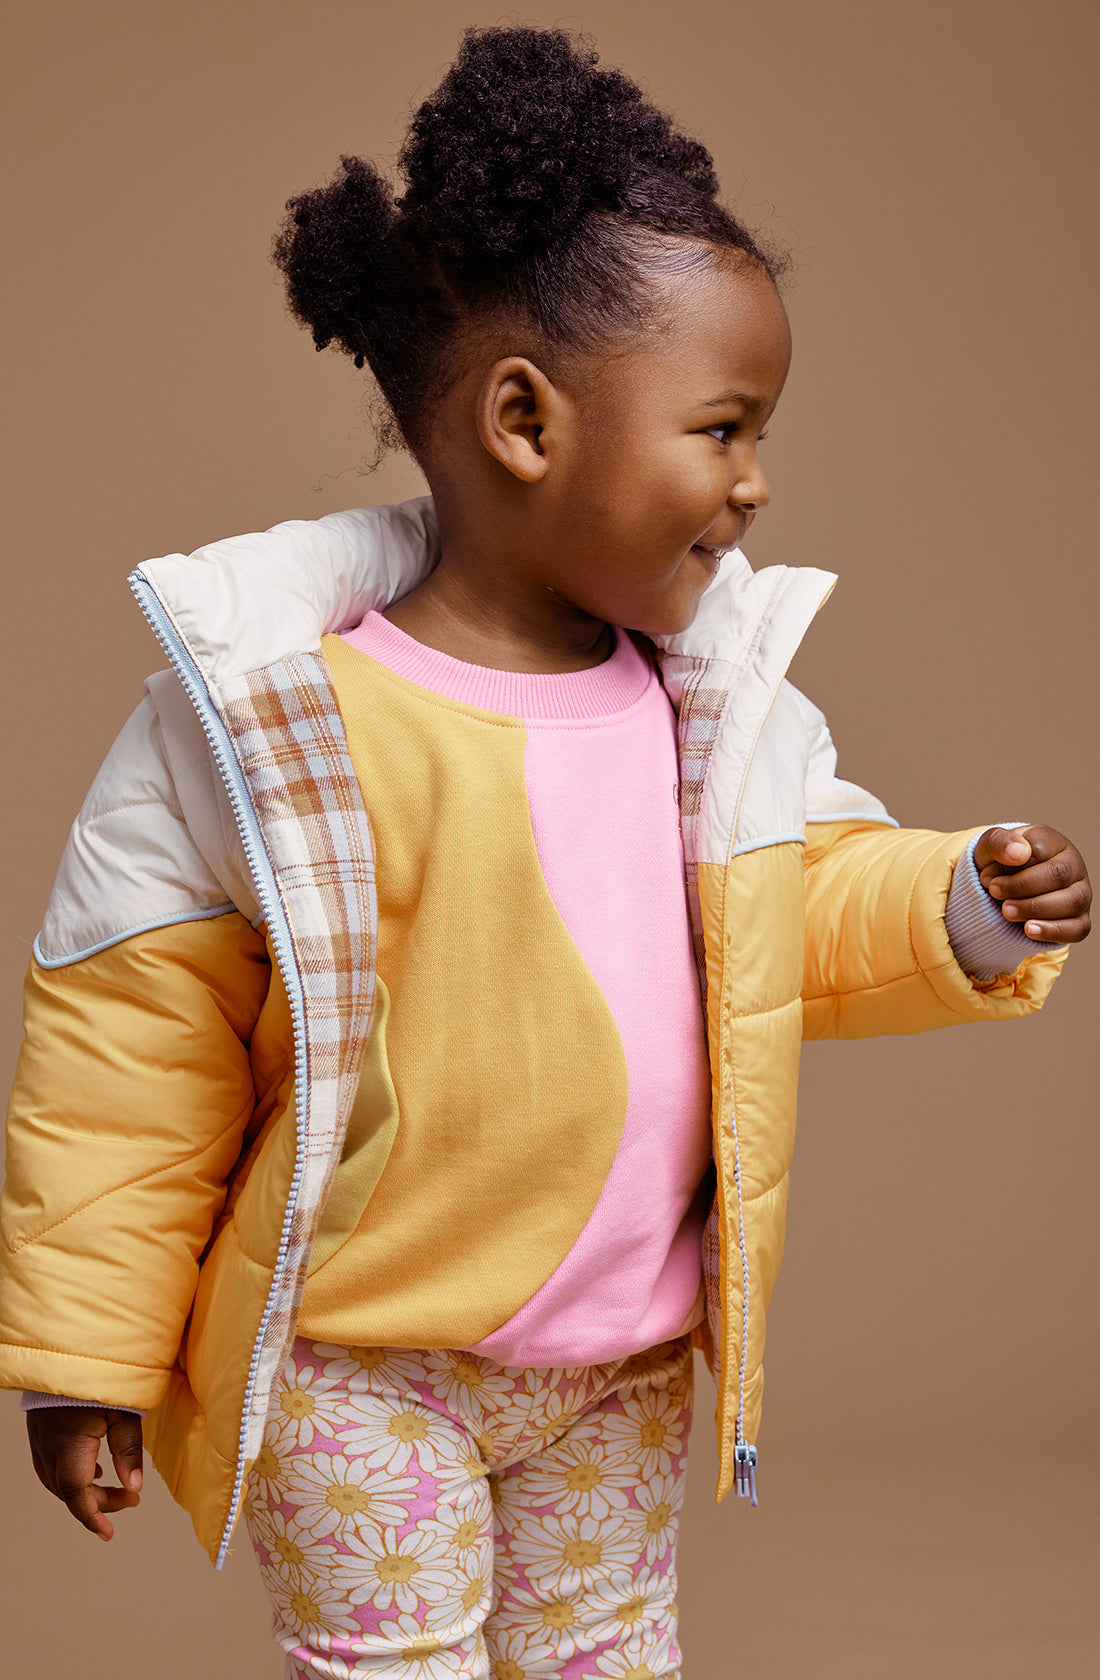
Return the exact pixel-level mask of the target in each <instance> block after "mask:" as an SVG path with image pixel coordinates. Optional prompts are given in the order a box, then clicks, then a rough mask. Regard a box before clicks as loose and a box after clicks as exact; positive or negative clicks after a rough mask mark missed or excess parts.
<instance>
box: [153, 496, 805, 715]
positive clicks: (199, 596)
mask: <svg viewBox="0 0 1100 1680" xmlns="http://www.w3.org/2000/svg"><path fill="white" fill-rule="evenodd" d="M438 557H439V542H438V530H437V526H436V519H435V509H434V505H433V503H432V499H431V497H429V496H422V497H418V498H416V499H414V500H412V501H407V502H401V503H399V504H397V505H395V506H391V507H371V508H351V509H348V510H347V511H346V512H343V513H330V514H326V515H325V516H324V517H323V518H321V519H312V520H306V519H292V520H288V521H286V522H285V523H284V524H281V525H275V526H273V527H272V528H271V529H270V530H269V531H257V532H251V533H249V534H247V535H245V536H240V537H228V538H225V539H224V540H223V541H221V542H215V543H209V544H207V545H205V546H204V547H202V548H199V549H196V550H195V552H194V553H193V554H189V555H184V554H166V555H162V556H161V557H160V558H158V559H154V560H146V561H144V562H143V563H142V565H140V566H139V567H138V568H137V570H136V572H135V574H134V576H135V577H137V578H141V579H144V581H146V582H147V583H148V584H149V585H150V587H151V588H152V590H153V591H154V593H155V594H156V596H157V597H158V599H159V600H160V602H161V605H162V606H163V607H164V609H165V611H166V612H167V613H168V615H169V617H170V619H171V620H172V622H173V624H174V625H175V628H176V630H177V632H178V634H179V635H180V636H181V637H182V639H183V641H184V643H185V644H186V646H187V648H188V651H189V652H190V653H191V655H192V657H193V658H194V660H195V662H196V664H197V665H198V667H199V669H200V670H201V671H202V673H203V675H204V677H205V678H206V679H207V681H208V682H209V683H210V684H211V686H212V687H213V688H214V689H215V690H217V689H220V688H223V687H224V686H225V685H226V684H227V683H229V682H231V681H232V680H233V679H234V678H236V677H239V676H241V675H243V674H244V673H245V672H247V671H254V670H258V669H260V668H262V667H265V666H268V665H273V664H275V663H277V662H278V661H279V660H281V659H286V658H289V657H290V656H291V655H293V654H295V653H301V652H305V651H313V650H316V649H317V647H318V646H319V645H320V641H321V637H322V636H323V635H325V634H327V633H328V632H330V631H340V630H346V629H349V628H350V627H351V626H352V625H355V624H358V623H359V621H360V620H361V619H362V618H363V616H364V614H365V613H368V612H370V611H375V610H378V611H380V610H381V609H383V608H384V607H386V606H388V605H389V604H390V602H391V601H394V600H397V599H398V598H399V597H400V596H402V595H406V594H408V592H409V591H410V590H411V589H413V588H415V586H416V585H417V584H418V583H419V582H421V580H422V579H423V578H425V577H427V575H428V573H429V572H430V571H431V570H432V567H433V566H434V565H435V564H436V561H437V559H438ZM835 581H836V580H835V576H834V574H832V573H831V572H823V571H820V570H818V569H817V568H815V567H790V566H769V567H766V568H763V569H762V570H760V571H758V572H754V571H753V570H752V569H751V567H750V566H749V563H748V561H747V560H746V559H745V557H744V555H743V554H741V552H740V551H739V550H737V549H734V550H733V551H732V552H731V553H729V554H727V555H726V556H725V558H724V559H723V561H722V565H721V568H720V570H719V573H718V576H717V577H716V578H715V580H714V582H713V583H712V584H711V585H710V586H709V588H708V589H707V591H706V593H705V594H704V596H703V598H702V601H701V603H700V608H699V612H698V614H697V615H696V618H695V620H694V622H693V623H692V625H691V626H690V628H689V629H687V630H685V631H683V632H682V633H681V634H680V635H677V636H668V637H661V638H659V639H658V642H657V646H658V652H659V658H660V660H661V663H662V665H664V666H666V668H668V669H669V674H670V675H671V674H672V673H673V672H674V671H675V670H676V669H677V668H682V667H683V665H684V664H685V663H688V664H691V665H697V664H698V663H699V662H700V661H709V660H718V661H721V662H723V664H725V665H727V666H728V667H730V668H731V669H736V668H737V667H739V666H742V665H744V663H745V662H746V660H749V659H753V660H755V661H756V662H757V663H758V664H759V663H760V661H763V662H764V663H765V664H766V666H767V667H768V668H769V669H768V671H767V673H766V674H767V676H768V677H769V678H771V679H772V680H775V681H778V678H779V677H780V676H782V674H783V671H784V670H785V669H786V666H787V664H788V663H789V661H790V659H791V657H792V655H793V653H794V650H795V648H796V647H797V645H798V642H799V640H800V639H801V637H802V634H803V633H804V631H805V628H806V626H807V624H808V623H809V620H810V619H811V618H812V617H813V614H814V613H815V612H816V611H817V608H818V607H819V606H820V605H821V603H822V601H823V600H824V598H825V597H826V596H827V595H828V593H829V591H830V590H831V588H832V586H833V584H834V582H835Z"/></svg>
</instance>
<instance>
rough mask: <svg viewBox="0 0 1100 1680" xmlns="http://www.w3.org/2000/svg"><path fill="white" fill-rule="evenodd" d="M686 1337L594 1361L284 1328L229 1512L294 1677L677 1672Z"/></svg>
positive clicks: (687, 1416)
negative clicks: (237, 1516) (502, 1358)
mask: <svg viewBox="0 0 1100 1680" xmlns="http://www.w3.org/2000/svg"><path fill="white" fill-rule="evenodd" d="M691 1380H692V1358H691V1346H690V1343H689V1342H688V1340H687V1339H686V1338H681V1339H678V1340H677V1341H674V1342H670V1343H666V1344H665V1345H663V1346H661V1347H657V1348H653V1349H651V1350H649V1351H648V1352H646V1353H641V1354H635V1355H633V1356H632V1357H631V1358H630V1359H627V1360H623V1361H617V1362H612V1363H610V1364H604V1365H601V1366H597V1367H595V1368H594V1369H588V1370H578V1369H577V1368H575V1367H574V1368H572V1369H557V1370H551V1371H525V1370H520V1369H515V1368H505V1367H504V1366H501V1365H498V1364H496V1363H494V1361H492V1360H490V1359H486V1358H483V1357H481V1356H478V1355H474V1354H471V1353H469V1352H461V1351H460V1352H448V1351H446V1350H439V1349H435V1350H433V1349H426V1350H422V1351H420V1350H413V1349H410V1348H348V1347H338V1346H335V1345H333V1344H330V1343H322V1342H309V1341H306V1340H303V1339H299V1340H297V1341H296V1342H295V1343H294V1345H293V1348H292V1349H291V1353H290V1356H289V1358H288V1359H287V1362H286V1365H285V1367H284V1370H283V1373H282V1380H281V1382H280V1383H279V1384H277V1385H276V1390H275V1394H274V1398H273V1404H272V1407H271V1410H270V1412H269V1414H268V1420H267V1425H266V1427H265V1431H264V1440H263V1445H262V1447H261V1449H260V1451H259V1453H258V1454H257V1456H256V1458H255V1459H254V1461H253V1463H252V1466H251V1468H250V1470H249V1474H248V1480H247V1484H246V1498H245V1516H246V1520H247V1523H248V1528H249V1533H250V1535H251V1538H252V1542H253V1545H254V1546H255V1548H256V1553H257V1557H258V1559H259V1564H260V1570H261V1573H262V1575H263V1579H264V1584H265V1586H266V1587H267V1590H268V1592H269V1593H270V1595H271V1599H272V1602H273V1606H274V1610H275V1637H276V1639H277V1640H278V1642H279V1644H280V1645H281V1646H282V1648H283V1650H284V1651H285V1652H286V1653H287V1654H288V1657H289V1659H290V1661H289V1664H288V1668H287V1673H288V1675H293V1676H294V1677H295V1680H350V1677H351V1676H352V1675H354V1676H356V1677H357V1680H358V1677H361V1680H367V1677H368V1676H371V1675H375V1676H377V1677H378V1680H452V1677H455V1676H460V1675H466V1676H471V1677H477V1680H489V1676H490V1675H495V1676H502V1677H503V1680H510V1677H513V1676H519V1677H520V1680H629V1677H630V1676H646V1677H649V1680H679V1675H680V1651H679V1647H678V1644H677V1637H676V1603H675V1598H676V1571H675V1563H676V1540H677V1533H678V1529H679V1513H680V1507H681V1504H682V1501H683V1496H684V1473H685V1470H686V1468H687V1451H688V1436H689V1432H690V1424H691Z"/></svg>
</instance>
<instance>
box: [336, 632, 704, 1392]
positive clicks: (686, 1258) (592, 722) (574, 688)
mask: <svg viewBox="0 0 1100 1680" xmlns="http://www.w3.org/2000/svg"><path fill="white" fill-rule="evenodd" d="M345 639H346V640H347V641H349V642H350V643H351V644H352V646H354V647H356V648H358V649H359V650H360V651H361V652H363V653H366V654H368V655H369V656H370V657H371V658H373V659H377V660H378V661H379V663H381V664H383V665H386V666H387V667H388V668H389V669H390V670H393V671H395V672H397V673H398V674H399V675H401V676H404V677H406V678H407V679H408V680H410V681H412V682H414V683H416V684H418V686H420V687H422V688H427V689H429V690H431V691H432V692H433V693H436V694H441V695H444V696H446V697H447V698H449V699H453V700H458V701H462V702H465V703H466V704H469V705H474V706H478V707H481V708H482V709H484V710H487V711H496V712H505V713H507V714H508V715H511V716H519V717H522V718H523V719H524V722H525V724H526V739H527V744H526V751H525V761H524V768H525V776H526V782H527V797H528V801H529V805H530V811H531V822H532V829H533V832H534V838H535V844H536V848H537V850H538V856H539V862H540V864H541V866H542V871H543V875H544V877H545V880H546V884H547V887H548V889H549V891H550V895H551V897H552V898H553V901H554V903H555V905H556V907H557V909H558V913H559V914H560V916H561V918H562V921H563V923H564V925H565V927H566V929H567V930H568V932H569V934H570V936H571V937H572V939H573V941H574V943H575V944H576V946H577V949H578V950H579V951H580V954H581V956H582V957H583V959H584V961H585V963H586V964H587V966H588V968H589V971H590V972H591V974H592V976H593V978H594V979H595V981H596V983H597V984H598V985H599V987H600V989H601V991H602V992H603V994H604V997H605V998H606V1000H607V1003H608V1006H609V1008H610V1010H611V1013H612V1015H613V1017H614V1020H615V1023H616V1026H617V1027H618V1030H619V1035H620V1038H621V1040H622V1045H623V1051H624V1055H625V1059H626V1066H627V1076H628V1103H627V1114H626V1121H625V1124H624V1127H623V1135H622V1140H621V1142H620V1145H619V1149H618V1152H617V1154H616V1157H615V1160H614V1162H613V1164H612V1167H611V1171H610V1173H609V1174H608V1177H607V1179H606V1181H605V1183H604V1186H603V1190H602V1192H601V1194H600V1198H599V1200H598V1202H597V1204H596V1207H595V1209H594V1210H593V1212H592V1214H591V1216H590V1218H589V1220H588V1222H587V1224H586V1225H585V1227H584V1229H583V1230H582V1232H581V1233H580V1236H579V1237H578V1238H577V1240H576V1242H575V1243H574V1244H573V1247H572V1248H571V1249H570V1251H569V1253H568V1254H567V1255H566V1257H565V1259H564V1260H563V1261H562V1262H561V1264H560V1265H559V1266H558V1267H557V1269H556V1271H555V1272H554V1273H553V1274H552V1275H551V1277H549V1278H548V1279H547V1281H546V1283H544V1284H543V1286H542V1288H541V1289H539V1290H538V1291H536V1293H535V1294H534V1295H533V1296H532V1297H531V1299H530V1300H529V1301H528V1302H527V1303H526V1304H525V1305H524V1306H523V1307H521V1308H520V1310H519V1312H517V1313H516V1314H515V1315H514V1316H513V1317H512V1318H511V1319H509V1320H508V1322H507V1323H506V1324H504V1325H502V1326H501V1327H500V1328H499V1329H498V1330H496V1331H494V1332H493V1334H492V1335H490V1336H487V1337H485V1338H484V1340H482V1341H480V1342H478V1343H477V1344H476V1349H477V1351H478V1352H480V1353H486V1354H488V1355H489V1356H490V1357H491V1358H493V1359H495V1360H497V1361H498V1362H499V1363H500V1364H504V1365H528V1366H548V1365H575V1364H586V1365H587V1364H599V1363H602V1362H604V1361H606V1360H610V1359H617V1358H622V1357H624V1356H625V1355H627V1354H629V1353H633V1352H638V1351H640V1350H641V1349H643V1348H647V1347H650V1346H653V1345H654V1344H655V1343H658V1342H662V1341H666V1340H668V1339H670V1338H671V1337H673V1336H676V1335H679V1334H681V1332H683V1331H684V1330H685V1329H688V1328H690V1327H691V1326H693V1325H694V1324H696V1323H697V1322H698V1321H699V1319H700V1318H701V1316H702V1309H701V1269H700V1245H701V1238H702V1223H703V1217H704V1214H705V1209H704V1207H703V1206H702V1201H701V1197H700V1186H701V1183H702V1180H703V1179H704V1176H705V1174H706V1171H707V1167H708V1165H709V1163H710V1158H711V1141H710V1072H709V1065H708V1060H707V1049H706V1035H705V1027H704V1020H703V1010H702V1004H701V1000H700V995H699V982H698V976H697V972H696V967H695V959H694V954H693V951H692V941H691V931H690V923H689V919H688V910H687V899H686V891H685V886H684V859H683V842H682V839H681V834H680V825H679V804H678V789H679V769H678V759H677V751H676V720H675V717H674V714H673V711H672V707H671V705H670V703H669V700H668V697H667V695H666V694H665V692H664V689H663V688H662V687H661V684H660V682H659V680H658V678H657V676H656V673H655V672H654V671H653V670H652V668H651V667H650V665H649V662H648V661H647V660H646V659H645V658H644V657H643V656H642V654H641V653H639V651H638V649H637V648H636V647H635V646H634V644H633V642H632V641H631V640H630V638H629V637H628V636H626V635H625V634H623V633H621V632H620V633H619V634H618V637H617V642H616V647H615V651H614V653H613V654H612V656H611V658H610V659H609V660H607V661H606V662H605V663H604V664H603V665H599V666H597V667H595V668H594V669H593V670H590V671H577V672H569V673H565V674H562V675H553V676H541V675H532V674H527V673H519V672H509V671H492V670H487V669H485V668H484V667H481V666H474V665H467V664H464V663H462V662H461V661H459V660H455V659H451V658H449V657H448V656H447V655H446V654H441V653H438V652H436V651H435V650H434V649H430V648H424V647H422V646H421V644H420V643H418V642H415V641H413V640H412V638H411V637H409V636H406V635H405V633H404V632H403V631H400V630H398V629H397V627H396V626H395V625H392V624H390V623H389V621H388V620H386V619H384V618H382V617H381V616H380V615H379V614H377V613H371V614H369V615H368V616H367V618H366V619H364V621H363V623H362V624H361V625H360V626H358V627H357V628H356V629H355V630H351V631H347V632H345ZM548 1123H550V1124H552V1119H550V1118H549V1117H548Z"/></svg>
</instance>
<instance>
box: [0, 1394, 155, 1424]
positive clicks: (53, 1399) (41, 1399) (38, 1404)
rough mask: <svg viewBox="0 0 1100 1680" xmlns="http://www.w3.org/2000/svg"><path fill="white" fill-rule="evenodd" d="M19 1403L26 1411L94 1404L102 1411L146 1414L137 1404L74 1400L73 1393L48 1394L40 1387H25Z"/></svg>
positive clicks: (137, 1414) (138, 1415)
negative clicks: (116, 1404)
mask: <svg viewBox="0 0 1100 1680" xmlns="http://www.w3.org/2000/svg"><path fill="white" fill-rule="evenodd" d="M19 1405H20V1409H21V1410H22V1411H24V1412H41V1411H44V1410H45V1409H46V1407H48V1406H94V1407H95V1408H96V1409H97V1410H98V1411H101V1412H133V1414H134V1416H135V1417H139V1418H143V1417H144V1416H145V1413H144V1412H143V1411H139V1409H138V1407H137V1406H114V1405H111V1404H110V1403H109V1402H108V1401H106V1400H74V1399H73V1398H72V1396H71V1395H68V1394H46V1393H44V1392H43V1391H42V1390H41V1389H38V1388H25V1389H24V1390H23V1398H22V1400H21V1401H20V1402H19Z"/></svg>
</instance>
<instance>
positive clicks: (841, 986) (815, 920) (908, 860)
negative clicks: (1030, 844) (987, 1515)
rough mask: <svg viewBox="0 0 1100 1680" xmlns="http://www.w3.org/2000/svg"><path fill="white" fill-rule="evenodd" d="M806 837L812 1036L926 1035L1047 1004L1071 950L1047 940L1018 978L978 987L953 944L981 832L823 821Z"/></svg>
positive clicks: (807, 996)
mask: <svg viewBox="0 0 1100 1680" xmlns="http://www.w3.org/2000/svg"><path fill="white" fill-rule="evenodd" d="M807 833H808V838H809V844H808V846H807V849H806V966H805V979H804V983H803V997H804V1033H805V1036H806V1037H807V1038H833V1037H841V1038H860V1037H868V1036H872V1035H874V1034H878V1033H903V1032H924V1031H927V1030H928V1029H930V1028H932V1027H941V1026H953V1025H957V1024H959V1023H961V1022H964V1021H982V1020H985V1021H996V1020H1011V1019H1013V1018H1014V1017H1016V1016H1020V1015H1026V1014H1030V1013H1032V1012H1033V1011H1034V1010H1036V1009H1039V1008H1040V1007H1041V1006H1042V1003H1043V1001H1044V1000H1045V998H1046V996H1047V993H1048V992H1049V990H1050V988H1051V986H1052V985H1053V983H1054V980H1055V979H1056V977H1057V975H1058V973H1059V971H1060V969H1061V967H1062V964H1063V962H1064V961H1065V956H1066V953H1065V950H1064V949H1056V950H1052V949H1051V948H1050V947H1049V946H1043V945H1039V944H1037V945H1036V946H1035V948H1034V954H1033V955H1031V956H1027V957H1025V959H1024V961H1023V962H1022V963H1021V964H1020V965H1019V966H1018V967H1017V968H1016V969H1015V970H1014V971H1013V972H1012V973H1010V974H999V975H997V976H995V977H994V978H993V979H991V980H977V979H975V978H973V977H972V976H970V975H968V974H966V973H965V972H964V971H963V969H962V968H961V967H960V965H959V963H958V960H957V958H956V956H955V953H954V951H953V950H952V948H951V943H950V940H949V939H948V935H947V928H946V926H945V923H944V913H945V909H946V904H947V896H948V893H949V891H950V887H951V881H952V874H953V871H954V868H955V865H956V863H957V862H958V861H959V859H960V857H961V856H962V855H963V853H964V852H965V851H966V848H967V846H968V844H969V843H970V842H971V840H972V839H974V838H975V831H973V830H965V831H962V832H960V833H957V834H938V833H933V832H931V831H928V830H925V829H894V830H888V829H884V828H882V827H878V826H871V825H868V824H861V823H822V824H813V825H808V829H807ZM981 833H982V831H977V834H978V835H981Z"/></svg>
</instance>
